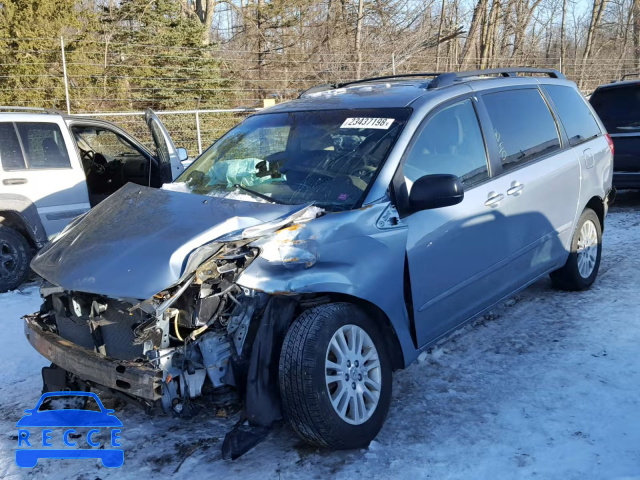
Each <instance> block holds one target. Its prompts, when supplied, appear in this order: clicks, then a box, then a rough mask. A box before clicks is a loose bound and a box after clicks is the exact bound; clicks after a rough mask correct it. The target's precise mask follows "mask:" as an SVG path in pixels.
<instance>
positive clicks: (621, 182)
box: [613, 172, 640, 189]
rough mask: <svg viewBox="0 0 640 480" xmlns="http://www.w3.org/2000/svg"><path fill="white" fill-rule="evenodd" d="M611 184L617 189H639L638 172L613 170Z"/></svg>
mask: <svg viewBox="0 0 640 480" xmlns="http://www.w3.org/2000/svg"><path fill="white" fill-rule="evenodd" d="M613 185H614V186H615V187H616V188H618V189H625V188H639V189H640V172H613Z"/></svg>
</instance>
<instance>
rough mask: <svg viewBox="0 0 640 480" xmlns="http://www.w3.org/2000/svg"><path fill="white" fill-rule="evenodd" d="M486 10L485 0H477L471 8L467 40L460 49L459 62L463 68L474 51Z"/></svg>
mask: <svg viewBox="0 0 640 480" xmlns="http://www.w3.org/2000/svg"><path fill="white" fill-rule="evenodd" d="M486 10H487V0H478V3H476V7H475V8H474V9H473V18H472V19H471V25H470V26H469V33H468V34H467V40H466V41H465V42H464V48H463V49H462V58H461V59H460V63H461V64H462V68H463V69H464V68H465V66H466V65H467V63H468V61H469V57H470V55H471V54H473V53H474V52H475V47H476V44H477V43H478V31H479V30H480V28H481V24H482V19H483V17H484V14H485V12H486Z"/></svg>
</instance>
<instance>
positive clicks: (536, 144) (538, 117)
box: [482, 88, 560, 171]
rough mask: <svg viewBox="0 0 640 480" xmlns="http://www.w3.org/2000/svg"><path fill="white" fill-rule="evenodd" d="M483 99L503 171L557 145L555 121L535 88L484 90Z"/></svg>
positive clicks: (558, 146)
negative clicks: (491, 91) (488, 91)
mask: <svg viewBox="0 0 640 480" xmlns="http://www.w3.org/2000/svg"><path fill="white" fill-rule="evenodd" d="M482 100H483V102H484V104H485V107H486V109H487V112H488V114H489V118H490V119H491V126H492V128H493V134H494V136H495V139H496V142H497V143H498V152H499V155H500V161H501V163H502V168H503V169H504V170H505V171H507V170H510V169H512V168H515V167H517V166H519V165H521V164H523V163H526V162H530V161H532V160H535V159H536V158H539V157H541V156H543V155H547V154H549V153H551V152H553V151H555V150H558V149H560V138H559V136H558V128H557V127H556V122H555V120H554V119H553V116H552V115H551V111H550V110H549V107H548V106H547V103H546V102H545V101H544V99H543V98H542V95H541V93H540V91H539V90H538V89H537V88H525V89H516V90H505V91H502V92H496V93H487V94H485V95H482Z"/></svg>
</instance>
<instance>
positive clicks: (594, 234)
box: [577, 220, 598, 278]
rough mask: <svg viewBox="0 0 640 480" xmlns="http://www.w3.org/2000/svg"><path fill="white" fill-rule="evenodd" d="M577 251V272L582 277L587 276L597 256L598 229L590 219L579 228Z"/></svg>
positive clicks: (594, 264) (591, 270)
mask: <svg viewBox="0 0 640 480" xmlns="http://www.w3.org/2000/svg"><path fill="white" fill-rule="evenodd" d="M577 253H578V272H579V273H580V276H581V277H582V278H589V277H590V276H591V274H592V273H593V270H594V269H595V268H596V259H597V258H598V231H597V230H596V226H595V224H594V223H593V222H592V221H591V220H587V221H586V222H584V223H583V224H582V228H580V233H579V234H578V251H577Z"/></svg>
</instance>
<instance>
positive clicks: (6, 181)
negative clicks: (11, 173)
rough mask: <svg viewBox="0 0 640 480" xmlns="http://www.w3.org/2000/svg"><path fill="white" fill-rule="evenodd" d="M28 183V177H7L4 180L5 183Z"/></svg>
mask: <svg viewBox="0 0 640 480" xmlns="http://www.w3.org/2000/svg"><path fill="white" fill-rule="evenodd" d="M25 183H27V179H26V178H7V179H5V180H3V181H2V184H3V185H22V184H25Z"/></svg>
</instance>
